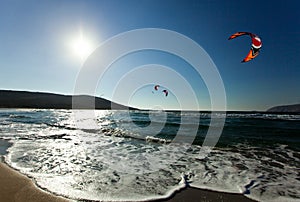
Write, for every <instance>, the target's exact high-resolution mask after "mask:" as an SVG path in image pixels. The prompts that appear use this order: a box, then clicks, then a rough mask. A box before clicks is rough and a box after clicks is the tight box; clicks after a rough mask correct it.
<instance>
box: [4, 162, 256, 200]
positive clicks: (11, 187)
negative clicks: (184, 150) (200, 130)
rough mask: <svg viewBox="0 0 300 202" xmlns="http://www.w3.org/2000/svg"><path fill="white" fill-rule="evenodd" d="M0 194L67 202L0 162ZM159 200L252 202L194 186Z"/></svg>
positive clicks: (243, 197) (6, 196)
mask: <svg viewBox="0 0 300 202" xmlns="http://www.w3.org/2000/svg"><path fill="white" fill-rule="evenodd" d="M0 186H1V189H0V196H1V201H5V202H42V201H43V202H44V201H47V202H68V201H71V200H70V199H65V198H63V197H60V196H55V195H54V194H51V193H48V192H46V191H44V190H42V189H40V188H38V187H37V186H36V185H35V184H34V183H33V181H32V180H31V179H30V178H28V177H27V176H25V175H23V174H21V173H19V172H18V171H16V170H14V169H12V168H11V167H9V166H8V165H6V164H5V163H0ZM158 201H161V202H167V201H168V202H173V201H174V202H185V201H186V202H199V201H207V202H208V201H210V202H214V201H216V202H218V201H224V202H226V201H228V202H235V201H236V202H252V201H253V200H250V199H248V198H246V197H245V196H243V195H240V194H227V193H221V192H214V191H207V190H202V189H196V188H187V189H184V190H182V191H180V192H177V193H175V194H173V195H172V196H171V197H170V198H168V199H163V200H158Z"/></svg>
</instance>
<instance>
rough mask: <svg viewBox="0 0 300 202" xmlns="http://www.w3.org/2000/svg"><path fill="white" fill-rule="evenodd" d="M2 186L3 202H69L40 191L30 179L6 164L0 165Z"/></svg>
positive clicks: (0, 190) (0, 183)
mask: <svg viewBox="0 0 300 202" xmlns="http://www.w3.org/2000/svg"><path fill="white" fill-rule="evenodd" d="M0 186H1V189H0V196H1V197H0V198H1V201H3V202H4V201H5V202H27V201H28V202H29V201H30V202H42V201H47V202H67V201H69V200H66V199H64V198H62V197H59V196H55V195H53V194H50V193H47V192H45V191H43V190H41V189H39V188H38V187H37V186H36V185H35V184H34V183H33V181H32V180H31V179H30V178H28V177H26V176H25V175H22V174H20V173H19V172H17V171H15V170H13V169H12V168H10V167H9V166H8V165H6V164H5V163H0Z"/></svg>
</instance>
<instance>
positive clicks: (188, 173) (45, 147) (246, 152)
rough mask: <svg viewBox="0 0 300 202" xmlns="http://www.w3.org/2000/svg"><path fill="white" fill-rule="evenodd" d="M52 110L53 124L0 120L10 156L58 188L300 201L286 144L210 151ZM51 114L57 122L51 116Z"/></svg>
mask: <svg viewBox="0 0 300 202" xmlns="http://www.w3.org/2000/svg"><path fill="white" fill-rule="evenodd" d="M25 112H26V111H25ZM54 112H55V113H56V114H55V117H56V118H57V119H58V121H56V122H54V123H52V122H51V121H50V122H51V126H49V125H47V124H45V123H40V122H38V123H36V124H34V123H30V124H26V123H23V122H11V124H10V125H4V126H1V131H3V133H1V137H6V138H7V137H10V138H11V141H13V142H14V144H13V146H12V147H10V148H9V153H8V154H7V156H6V161H7V162H8V163H9V164H10V165H12V166H13V167H15V168H17V169H19V170H20V171H21V172H23V173H25V174H27V175H29V176H31V177H33V178H34V179H35V180H36V182H37V183H38V184H39V185H40V186H41V187H43V188H46V189H48V190H50V191H52V192H55V193H57V194H60V195H65V196H68V197H70V198H74V199H90V200H108V201H109V200H114V201H126V200H127V201H140V200H149V199H154V198H165V197H168V196H169V195H170V194H172V193H173V192H174V191H175V190H178V189H181V188H183V187H185V186H187V185H190V186H194V187H199V188H205V189H211V190H217V191H223V192H230V193H242V194H245V195H246V196H247V197H249V198H253V199H256V200H259V201H284V200H286V201H293V200H295V201H296V200H298V201H299V199H300V191H299V190H300V183H299V156H300V154H299V152H298V151H295V150H292V149H291V148H289V147H288V146H287V145H278V146H277V147H275V148H261V147H254V146H249V145H247V144H239V145H236V148H223V149H222V148H218V149H215V150H212V151H211V150H210V149H209V148H207V153H206V154H207V155H201V153H200V151H206V150H203V148H202V147H201V146H197V145H193V146H190V145H187V144H161V142H162V141H161V140H164V139H163V138H158V137H153V136H148V137H146V138H144V139H143V138H140V139H139V138H135V136H133V135H132V134H128V133H127V130H123V129H122V128H119V129H116V128H109V129H106V130H104V129H105V126H109V125H111V124H113V121H114V120H109V119H108V118H107V116H109V113H112V112H109V113H100V114H99V115H97V117H96V118H97V120H98V121H99V122H101V124H100V126H99V128H100V129H99V130H98V129H93V130H89V128H76V127H75V125H74V122H73V121H72V119H71V115H70V114H69V113H66V112H64V111H62V112H57V111H54ZM22 113H24V111H22ZM31 113H32V112H31ZM37 113H43V116H45V115H46V114H47V113H46V114H45V112H44V111H39V112H37ZM118 116H119V118H122V116H121V115H120V114H118ZM186 116H188V115H186ZM49 117H50V118H49ZM11 118H12V119H13V118H15V117H11ZM48 120H52V119H51V116H50V115H49V114H48V118H47V121H48ZM103 131H104V132H103ZM123 133H124V135H120V136H118V135H115V134H123ZM145 140H147V141H145ZM201 149H202V150H201ZM209 152H210V153H209Z"/></svg>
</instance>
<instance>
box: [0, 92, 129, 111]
mask: <svg viewBox="0 0 300 202" xmlns="http://www.w3.org/2000/svg"><path fill="white" fill-rule="evenodd" d="M74 97H75V98H77V99H76V100H77V101H79V102H77V103H76V107H75V109H134V108H131V107H127V106H124V105H121V104H117V103H114V102H111V101H109V100H106V99H103V98H99V97H94V96H89V95H76V96H71V95H60V94H54V93H44V92H28V91H12V90H0V108H37V109H73V108H74V107H73V106H72V102H73V98H74ZM91 103H94V105H91ZM91 106H93V107H91Z"/></svg>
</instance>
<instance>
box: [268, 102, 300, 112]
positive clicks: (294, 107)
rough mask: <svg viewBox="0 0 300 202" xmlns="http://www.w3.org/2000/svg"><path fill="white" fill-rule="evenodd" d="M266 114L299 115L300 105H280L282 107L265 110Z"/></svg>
mask: <svg viewBox="0 0 300 202" xmlns="http://www.w3.org/2000/svg"><path fill="white" fill-rule="evenodd" d="M267 112H294V113H295V112H296V113H300V104H294V105H282V106H276V107H272V108H270V109H268V110H267Z"/></svg>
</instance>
